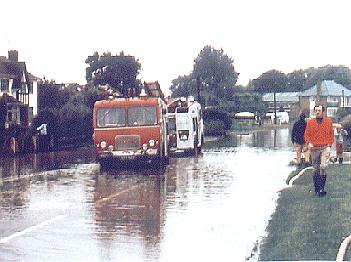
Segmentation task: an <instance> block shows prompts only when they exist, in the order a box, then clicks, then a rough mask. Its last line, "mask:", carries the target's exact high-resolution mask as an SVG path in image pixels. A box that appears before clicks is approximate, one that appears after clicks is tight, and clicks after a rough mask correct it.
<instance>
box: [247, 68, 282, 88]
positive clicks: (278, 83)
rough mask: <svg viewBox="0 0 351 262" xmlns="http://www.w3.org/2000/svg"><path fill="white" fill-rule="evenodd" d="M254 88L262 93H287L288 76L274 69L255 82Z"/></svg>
mask: <svg viewBox="0 0 351 262" xmlns="http://www.w3.org/2000/svg"><path fill="white" fill-rule="evenodd" d="M253 85H254V88H255V90H256V91H257V92H260V93H270V92H285V91H287V86H288V78H287V76H286V75H285V74H284V73H282V72H281V71H278V70H276V69H272V70H270V71H267V72H265V73H263V74H262V75H260V76H259V77H258V78H257V79H255V80H253Z"/></svg>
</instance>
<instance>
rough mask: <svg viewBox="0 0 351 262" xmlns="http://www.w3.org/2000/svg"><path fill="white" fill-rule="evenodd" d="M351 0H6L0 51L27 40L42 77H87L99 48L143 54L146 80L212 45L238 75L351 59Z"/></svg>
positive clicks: (173, 72) (162, 78) (166, 82)
mask: <svg viewBox="0 0 351 262" xmlns="http://www.w3.org/2000/svg"><path fill="white" fill-rule="evenodd" d="M350 8H351V1H349V0H331V1H329V0H231V1H230V0H211V1H210V0H173V1H170V0H125V1H121V0H99V1H92V0H59V1H58V0H50V1H48V0H11V1H1V3H0V9H1V11H2V12H1V15H0V56H6V55H7V51H8V50H18V52H19V60H20V61H24V62H26V65H27V70H28V71H29V72H30V73H32V74H33V75H35V76H37V77H40V78H42V77H44V76H45V78H46V79H54V80H55V81H56V83H79V84H85V83H86V80H85V68H86V67H87V64H85V60H86V58H87V57H88V56H89V55H92V54H93V53H94V52H95V51H98V52H99V54H102V53H103V52H106V51H110V52H111V53H112V54H113V55H115V54H119V53H120V52H121V51H124V53H125V54H126V55H132V56H134V57H135V58H136V59H139V62H140V63H141V66H142V70H141V74H140V76H139V78H141V80H142V81H146V82H153V81H156V80H157V81H159V83H160V85H161V88H162V89H163V91H164V92H165V93H166V94H167V93H169V91H168V88H169V86H170V85H171V81H172V80H173V79H176V78H177V77H178V76H183V75H188V74H190V73H191V71H192V69H193V65H194V59H195V58H196V57H197V56H198V54H199V53H200V51H201V50H202V49H203V47H204V46H206V45H210V46H212V47H213V48H215V49H223V50H224V54H226V55H228V56H229V57H231V58H232V59H233V60H234V63H233V65H234V68H235V71H237V72H239V73H240V75H239V79H238V82H237V83H238V84H241V85H247V84H248V82H249V80H250V79H254V78H257V77H259V76H260V75H261V74H262V73H264V72H267V71H269V70H272V69H276V70H280V71H282V72H283V73H290V72H292V71H294V70H296V69H306V68H309V67H319V66H324V65H327V64H330V65H345V66H348V67H351V30H350V29H351V15H350V14H349V12H350Z"/></svg>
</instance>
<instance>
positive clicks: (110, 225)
mask: <svg viewBox="0 0 351 262" xmlns="http://www.w3.org/2000/svg"><path fill="white" fill-rule="evenodd" d="M94 180H95V184H94V189H93V190H94V193H93V199H92V201H93V208H94V220H95V225H96V230H95V234H96V238H97V239H99V242H100V243H101V250H104V255H103V257H102V259H103V261H105V260H110V259H112V260H113V258H116V257H118V258H119V259H121V261H129V259H131V257H133V256H136V255H138V256H140V255H142V256H146V257H149V256H151V257H153V259H154V258H155V255H157V254H159V253H160V250H159V244H160V229H161V226H162V225H163V224H164V211H165V209H164V200H165V186H164V185H165V179H164V170H157V169H148V168H144V169H140V170H138V169H136V170H109V171H108V172H104V173H102V174H99V175H97V176H96V177H95V179H94ZM112 246H114V247H115V248H116V247H118V248H117V249H116V250H115V251H113V250H112V249H111V248H112ZM131 250H133V254H131V252H130V251H131ZM135 252H136V253H135ZM127 258H128V260H126V259H127ZM139 259H140V258H139Z"/></svg>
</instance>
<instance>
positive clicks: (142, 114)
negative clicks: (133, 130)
mask: <svg viewBox="0 0 351 262" xmlns="http://www.w3.org/2000/svg"><path fill="white" fill-rule="evenodd" d="M154 125H157V111H156V107H153V106H140V107H139V106H138V107H130V108H128V126H154Z"/></svg>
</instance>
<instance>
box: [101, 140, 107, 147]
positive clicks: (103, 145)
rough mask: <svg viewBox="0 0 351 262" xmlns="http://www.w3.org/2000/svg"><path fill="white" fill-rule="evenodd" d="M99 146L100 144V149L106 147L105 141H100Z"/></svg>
mask: <svg viewBox="0 0 351 262" xmlns="http://www.w3.org/2000/svg"><path fill="white" fill-rule="evenodd" d="M100 146H101V148H102V149H105V148H106V147H107V143H106V141H101V142H100Z"/></svg>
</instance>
